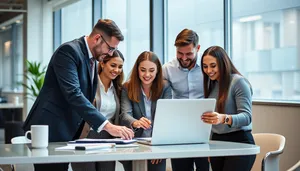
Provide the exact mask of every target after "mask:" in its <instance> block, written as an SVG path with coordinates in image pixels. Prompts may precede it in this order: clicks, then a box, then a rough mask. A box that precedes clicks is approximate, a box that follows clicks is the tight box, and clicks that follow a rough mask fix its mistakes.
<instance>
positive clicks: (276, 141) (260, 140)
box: [252, 133, 285, 171]
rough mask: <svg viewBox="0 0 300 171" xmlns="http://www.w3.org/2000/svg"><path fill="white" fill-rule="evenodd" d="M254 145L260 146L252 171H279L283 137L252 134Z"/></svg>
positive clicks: (269, 134)
mask: <svg viewBox="0 0 300 171" xmlns="http://www.w3.org/2000/svg"><path fill="white" fill-rule="evenodd" d="M253 137H254V141H255V144H256V145H258V146H260V153H259V154H258V155H257V156H256V160H255V162H254V165H253V168H252V171H260V170H261V171H279V156H280V154H282V153H283V149H284V146H285V137H284V136H282V135H279V134H272V133H257V134H253Z"/></svg>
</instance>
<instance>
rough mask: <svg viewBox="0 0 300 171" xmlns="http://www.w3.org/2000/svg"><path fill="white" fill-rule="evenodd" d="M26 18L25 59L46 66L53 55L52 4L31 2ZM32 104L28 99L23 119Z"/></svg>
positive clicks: (45, 0)
mask: <svg viewBox="0 0 300 171" xmlns="http://www.w3.org/2000/svg"><path fill="white" fill-rule="evenodd" d="M25 15H26V14H25ZM26 17H27V20H25V21H27V23H24V26H26V25H27V32H26V34H27V36H24V44H25V46H27V48H26V49H27V53H26V55H24V58H25V59H27V60H29V61H38V62H42V65H44V66H46V65H47V64H48V63H49V60H50V58H51V55H52V53H53V19H52V18H53V13H52V4H50V3H48V1H47V0H29V1H27V15H26ZM25 24H26V25H25ZM26 38H27V39H26ZM32 104H33V101H32V100H29V99H28V100H27V103H26V101H25V103H24V109H23V116H24V117H23V118H26V116H27V114H28V112H29V110H30V108H31V106H32Z"/></svg>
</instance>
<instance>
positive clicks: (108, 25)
mask: <svg viewBox="0 0 300 171" xmlns="http://www.w3.org/2000/svg"><path fill="white" fill-rule="evenodd" d="M99 32H103V33H104V34H106V36H109V37H110V38H111V37H113V36H114V37H116V38H117V39H118V40H119V41H123V40H124V36H123V34H122V32H121V30H120V28H119V27H118V26H117V25H116V23H115V22H114V21H113V20H110V19H99V20H98V22H97V24H96V25H95V26H94V28H93V31H92V33H91V35H94V34H98V33H99Z"/></svg>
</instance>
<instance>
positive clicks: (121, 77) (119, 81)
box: [98, 50, 124, 97]
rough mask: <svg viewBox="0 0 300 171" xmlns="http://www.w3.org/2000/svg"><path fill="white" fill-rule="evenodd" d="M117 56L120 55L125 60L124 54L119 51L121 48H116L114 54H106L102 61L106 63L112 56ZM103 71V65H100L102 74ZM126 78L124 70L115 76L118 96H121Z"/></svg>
mask: <svg viewBox="0 0 300 171" xmlns="http://www.w3.org/2000/svg"><path fill="white" fill-rule="evenodd" d="M116 57H120V58H121V59H122V60H123V62H124V56H123V54H122V53H121V52H120V51H119V50H115V51H114V53H113V54H112V56H109V55H106V56H105V57H104V58H103V60H102V62H103V63H104V64H106V63H107V62H108V61H110V60H111V59H112V58H116ZM101 72H102V68H101V66H98V74H99V75H100V73H101ZM123 80H124V72H123V70H122V72H121V73H120V74H119V75H118V76H117V77H116V78H115V79H113V80H112V82H113V85H114V87H115V89H116V93H117V96H118V97H121V91H122V83H123Z"/></svg>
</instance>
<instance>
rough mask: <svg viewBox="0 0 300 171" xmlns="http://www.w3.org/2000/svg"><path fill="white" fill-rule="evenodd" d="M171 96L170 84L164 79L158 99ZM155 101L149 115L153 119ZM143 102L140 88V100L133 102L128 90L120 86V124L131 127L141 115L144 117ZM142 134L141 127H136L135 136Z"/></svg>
mask: <svg viewBox="0 0 300 171" xmlns="http://www.w3.org/2000/svg"><path fill="white" fill-rule="evenodd" d="M171 98H172V89H171V86H170V84H169V83H168V82H167V81H164V88H163V91H162V94H161V96H160V99H171ZM156 102H157V101H154V102H152V104H151V116H152V118H153V119H154V117H155V110H156ZM145 116H146V112H145V104H144V98H143V94H142V91H141V90H140V102H138V103H137V102H133V101H131V100H130V99H129V98H128V91H127V89H126V88H125V87H123V88H122V93H121V114H120V124H121V125H124V126H127V127H129V128H131V124H132V123H133V122H134V121H136V120H139V119H140V118H141V117H145ZM142 134H143V129H142V128H140V129H137V131H136V132H135V137H140V136H141V135H142Z"/></svg>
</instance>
